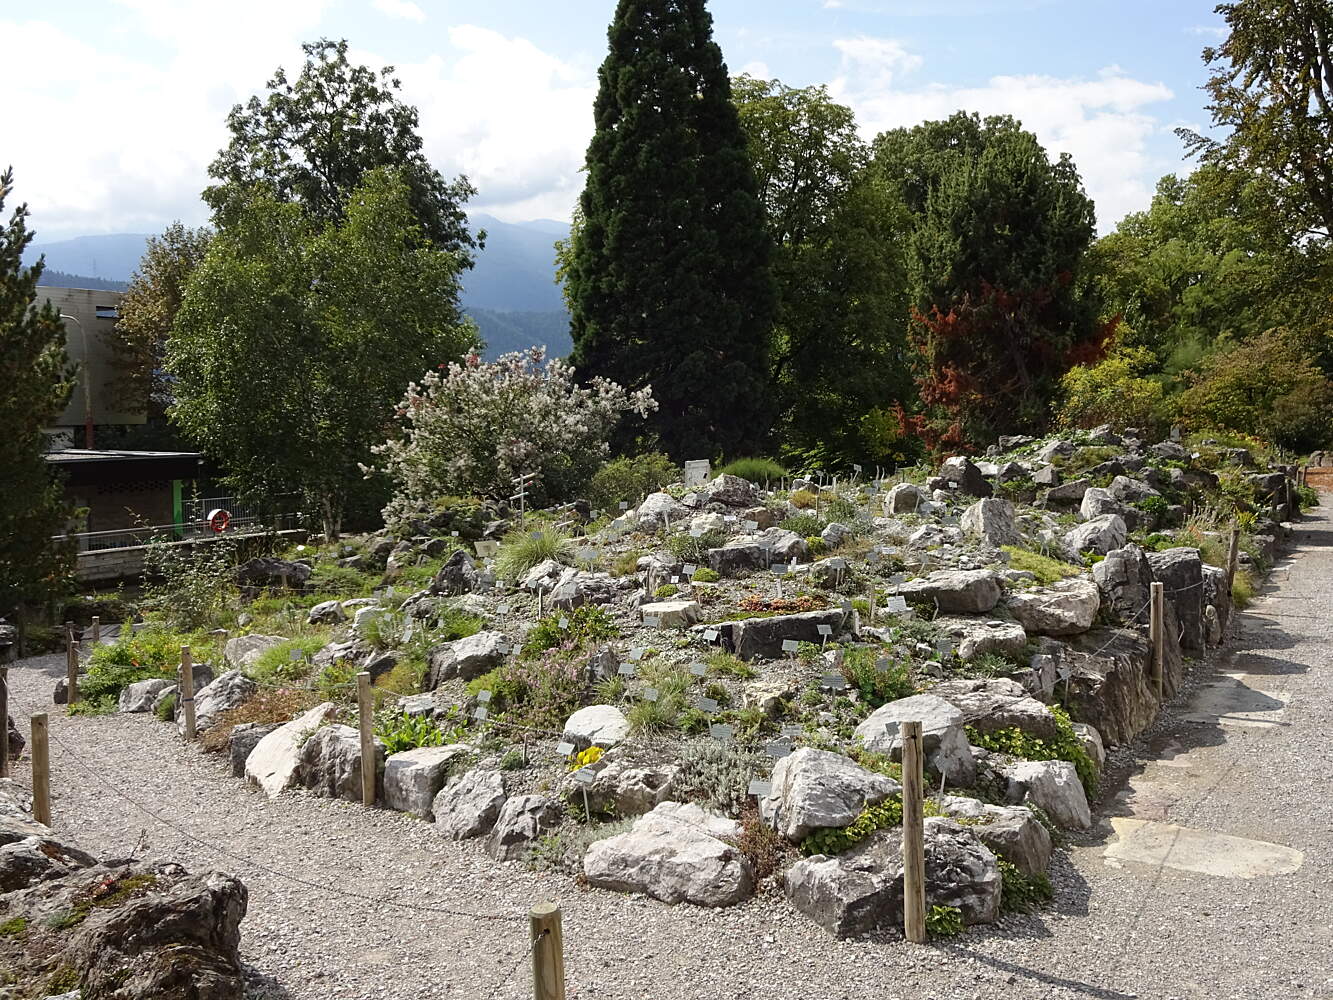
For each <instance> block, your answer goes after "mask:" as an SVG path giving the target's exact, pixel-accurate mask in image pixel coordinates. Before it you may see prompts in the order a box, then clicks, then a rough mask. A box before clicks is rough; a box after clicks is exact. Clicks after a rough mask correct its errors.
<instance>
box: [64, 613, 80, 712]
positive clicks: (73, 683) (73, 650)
mask: <svg viewBox="0 0 1333 1000" xmlns="http://www.w3.org/2000/svg"><path fill="white" fill-rule="evenodd" d="M65 690H66V692H67V694H66V697H65V704H66V705H73V704H74V703H75V702H76V701H78V700H79V643H78V640H77V639H75V638H74V623H73V622H65Z"/></svg>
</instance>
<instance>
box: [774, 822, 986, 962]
mask: <svg viewBox="0 0 1333 1000" xmlns="http://www.w3.org/2000/svg"><path fill="white" fill-rule="evenodd" d="M925 833H926V836H925V857H926V886H925V889H926V905H927V907H930V906H956V907H957V908H958V909H959V910H960V911H961V913H962V919H963V923H964V924H969V925H970V924H982V923H991V922H993V921H994V920H995V919H996V918H997V917H998V916H999V913H1000V896H1001V890H1002V881H1001V878H1000V869H999V865H998V864H997V863H996V860H995V855H994V854H993V853H992V852H991V851H990V849H989V848H988V847H986V846H985V845H984V844H983V843H982V842H981V841H980V840H979V839H978V838H977V836H976V834H975V833H973V832H972V830H971V829H970V828H968V827H964V826H960V825H958V824H957V823H954V822H953V821H952V820H949V819H946V818H944V817H939V816H931V817H927V819H926V821H925ZM784 888H785V890H786V893H787V899H788V900H789V901H790V902H791V904H792V905H793V906H794V907H795V908H796V909H798V910H800V911H801V912H802V913H804V914H805V915H806V916H807V917H809V918H810V919H811V920H813V921H814V922H815V923H817V924H819V925H820V926H821V927H823V928H824V929H825V930H827V931H828V932H829V933H831V934H833V935H834V936H835V937H849V936H852V935H860V934H868V933H872V932H876V931H890V932H892V931H898V930H900V929H901V928H902V921H903V858H902V833H901V831H899V830H897V829H893V830H879V831H876V832H875V833H873V834H871V835H870V837H868V838H866V839H865V840H863V841H862V842H861V843H859V844H857V845H856V846H855V847H853V848H852V849H851V850H849V851H846V852H844V853H842V854H839V855H837V856H835V857H827V856H825V855H823V854H816V855H814V856H813V857H809V858H804V859H802V860H801V861H798V862H796V864H794V865H792V867H791V868H789V869H788V870H787V873H786V876H785V878H784Z"/></svg>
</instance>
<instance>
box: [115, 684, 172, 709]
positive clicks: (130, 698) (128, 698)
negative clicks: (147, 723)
mask: <svg viewBox="0 0 1333 1000" xmlns="http://www.w3.org/2000/svg"><path fill="white" fill-rule="evenodd" d="M175 686H176V684H175V682H174V681H172V680H171V679H169V678H166V677H154V678H152V679H151V680H146V681H135V682H134V683H133V684H129V685H127V686H126V687H125V688H123V689H122V690H121V692H120V699H119V701H118V703H117V708H118V709H119V711H122V712H151V711H152V710H153V704H154V703H155V702H156V701H157V696H158V695H159V694H160V693H161V692H162V691H163V690H165V689H166V688H169V687H175Z"/></svg>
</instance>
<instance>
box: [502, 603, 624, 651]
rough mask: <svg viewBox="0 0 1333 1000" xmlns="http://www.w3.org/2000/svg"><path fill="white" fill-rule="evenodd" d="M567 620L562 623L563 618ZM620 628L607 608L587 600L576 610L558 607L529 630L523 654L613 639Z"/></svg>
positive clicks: (581, 646)
mask: <svg viewBox="0 0 1333 1000" xmlns="http://www.w3.org/2000/svg"><path fill="white" fill-rule="evenodd" d="M562 618H563V619H564V620H565V621H566V622H567V623H568V624H567V626H566V627H565V628H561V627H560V619H562ZM619 634H620V628H619V626H617V625H616V623H615V621H614V620H613V619H612V618H611V616H610V615H609V614H608V613H607V611H606V609H605V608H600V607H598V606H597V605H595V604H585V605H584V606H583V607H581V608H575V609H574V610H573V611H568V612H566V611H557V612H556V613H555V614H551V615H547V616H546V617H545V618H543V619H542V620H541V621H539V622H537V624H536V625H534V626H532V629H531V630H530V631H529V632H528V637H527V639H525V640H524V642H523V655H524V656H535V655H537V654H538V653H542V652H545V651H546V650H548V649H560V648H562V647H563V648H567V649H583V648H585V647H587V646H589V645H591V644H592V643H596V642H602V641H604V640H606V639H614V638H615V637H616V636H618V635H619Z"/></svg>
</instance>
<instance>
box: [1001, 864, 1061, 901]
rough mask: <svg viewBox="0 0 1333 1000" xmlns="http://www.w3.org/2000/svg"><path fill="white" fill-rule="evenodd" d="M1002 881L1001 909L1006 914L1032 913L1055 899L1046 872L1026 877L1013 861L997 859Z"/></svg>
mask: <svg viewBox="0 0 1333 1000" xmlns="http://www.w3.org/2000/svg"><path fill="white" fill-rule="evenodd" d="M995 860H996V863H997V864H998V865H999V866H1000V879H1001V881H1002V887H1001V890H1000V892H1001V896H1000V907H1001V908H1002V909H1003V910H1004V911H1005V912H1006V913H1031V912H1032V911H1033V910H1036V909H1039V908H1040V907H1041V906H1043V905H1044V904H1046V903H1049V902H1050V901H1051V900H1052V899H1054V898H1055V890H1054V889H1053V888H1051V880H1050V879H1049V878H1047V877H1046V873H1045V872H1038V873H1037V874H1036V875H1024V874H1023V873H1022V872H1021V871H1019V870H1018V867H1017V866H1016V865H1015V864H1013V862H1011V861H1006V860H1005V859H1004V858H996V859H995Z"/></svg>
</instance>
